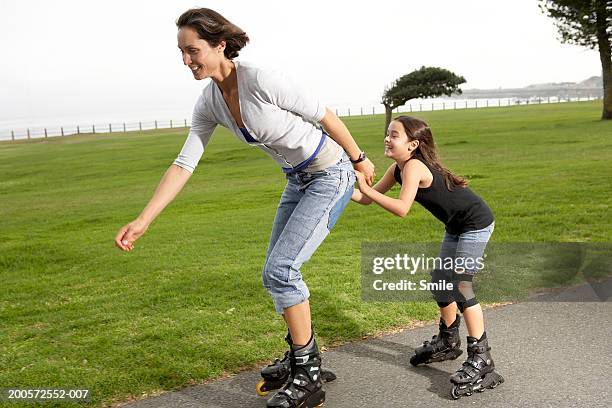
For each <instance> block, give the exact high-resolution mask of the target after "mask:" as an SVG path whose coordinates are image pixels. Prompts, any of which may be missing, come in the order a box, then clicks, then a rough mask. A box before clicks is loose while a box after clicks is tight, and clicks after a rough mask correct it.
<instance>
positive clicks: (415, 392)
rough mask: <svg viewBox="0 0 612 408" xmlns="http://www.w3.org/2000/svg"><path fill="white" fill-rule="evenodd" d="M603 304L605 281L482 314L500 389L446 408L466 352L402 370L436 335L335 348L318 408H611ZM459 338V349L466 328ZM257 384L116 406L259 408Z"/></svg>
mask: <svg viewBox="0 0 612 408" xmlns="http://www.w3.org/2000/svg"><path fill="white" fill-rule="evenodd" d="M611 295H612V279H611V280H608V281H606V282H605V283H603V284H599V285H582V286H579V287H575V288H571V289H568V290H566V291H564V292H561V293H549V294H546V295H543V296H541V297H539V298H538V299H539V301H530V302H524V303H518V304H513V305H508V306H502V307H497V308H494V309H488V310H486V311H485V320H486V324H487V336H488V337H489V343H490V345H491V347H492V351H491V352H492V354H493V358H494V359H495V363H496V366H497V371H498V372H499V373H500V374H502V375H503V376H504V377H505V379H506V382H505V383H503V384H501V385H500V386H499V387H498V388H496V389H494V390H487V391H485V392H484V393H476V394H474V395H473V396H471V397H463V398H461V399H460V400H458V401H455V400H452V399H451V398H450V383H449V380H448V377H449V375H450V374H451V373H453V372H454V371H455V370H456V369H457V368H458V367H459V366H460V365H461V362H462V361H463V360H462V359H463V358H464V357H465V355H466V353H465V352H464V354H463V355H462V356H461V357H459V359H458V360H455V361H450V362H449V361H446V362H443V363H435V364H432V365H430V366H425V367H417V368H415V367H412V366H411V365H410V363H409V362H408V360H409V357H410V356H411V355H412V353H413V350H414V347H416V346H417V345H419V344H420V343H421V342H422V341H423V340H425V339H429V338H430V337H431V336H432V335H433V334H434V333H435V332H436V330H437V327H436V326H433V325H430V326H426V327H422V328H417V329H413V330H405V331H403V332H401V333H396V334H391V335H387V336H383V337H381V338H377V339H372V340H367V341H361V342H356V343H352V344H347V345H344V346H341V347H338V348H334V349H333V351H328V352H326V353H324V364H325V366H326V367H328V368H332V369H333V370H334V371H335V372H336V374H337V375H338V379H337V380H336V381H335V382H333V383H329V384H327V386H326V390H327V400H326V402H325V405H324V407H327V408H345V407H346V408H349V407H350V408H356V407H385V408H387V407H388V408H391V407H444V406H449V407H464V406H479V407H483V406H485V407H526V406H531V407H536V406H537V407H610V406H612V376H611V375H610V369H611V368H612V296H611ZM577 300H579V301H577ZM602 300H604V301H602ZM461 329H462V339H465V335H466V333H465V326H464V325H462V328H461ZM462 341H463V340H462ZM463 342H464V341H463ZM464 346H465V342H464ZM258 379H259V374H258V372H257V371H250V372H244V373H241V374H238V375H236V376H234V377H231V378H228V379H224V380H220V381H215V382H212V383H210V384H206V385H199V386H192V387H188V388H185V389H183V390H181V391H177V392H171V393H167V394H164V395H161V396H158V397H154V398H150V399H146V400H142V401H137V402H133V403H130V404H127V405H125V406H126V407H129V408H170V407H172V408H174V407H185V408H191V407H205V408H213V407H214V408H225V407H232V408H233V407H265V402H266V398H264V397H258V396H257V395H256V394H255V392H254V386H255V383H256V382H257V381H258Z"/></svg>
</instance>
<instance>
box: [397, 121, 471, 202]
mask: <svg viewBox="0 0 612 408" xmlns="http://www.w3.org/2000/svg"><path fill="white" fill-rule="evenodd" d="M394 120H396V121H398V122H400V123H401V124H402V125H403V126H404V130H405V131H406V134H407V135H408V140H409V141H412V140H418V141H419V147H417V148H416V150H415V151H414V156H415V157H418V158H419V159H421V160H423V161H424V162H425V164H427V165H428V166H430V167H432V168H434V169H436V170H437V171H438V172H440V173H441V174H442V176H443V177H444V181H445V183H446V188H448V190H449V191H452V190H453V189H454V188H455V187H457V186H459V187H465V186H467V184H468V183H467V180H466V179H464V178H463V177H460V176H456V175H454V174H453V173H452V172H451V171H450V170H449V169H447V168H446V167H444V165H443V164H442V162H440V158H439V157H438V153H437V152H436V145H435V143H434V140H433V135H432V134H431V129H430V128H429V125H428V124H427V123H425V122H424V121H422V120H420V119H417V118H413V117H412V116H404V115H402V116H398V117H397V118H395V119H394Z"/></svg>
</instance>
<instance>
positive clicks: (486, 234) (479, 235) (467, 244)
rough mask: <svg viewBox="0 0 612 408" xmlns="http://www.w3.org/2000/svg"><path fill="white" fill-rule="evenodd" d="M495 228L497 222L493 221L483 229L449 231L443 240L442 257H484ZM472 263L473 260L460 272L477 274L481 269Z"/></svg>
mask: <svg viewBox="0 0 612 408" xmlns="http://www.w3.org/2000/svg"><path fill="white" fill-rule="evenodd" d="M494 229H495V222H492V223H491V224H490V225H489V226H487V227H485V228H483V229H479V230H475V231H468V232H464V233H461V234H450V233H449V232H448V231H447V232H446V233H445V234H444V241H443V242H442V248H441V249H440V258H442V259H445V258H452V259H459V258H462V259H473V260H475V259H478V258H482V256H483V255H484V251H485V248H486V246H487V243H488V242H489V239H490V238H491V235H492V234H493V230H494ZM472 265H473V263H472V262H470V263H469V264H467V263H466V264H465V266H464V267H463V268H462V270H460V271H459V273H465V274H468V275H474V274H476V273H477V272H478V271H479V269H478V268H475V267H472ZM456 272H457V271H456Z"/></svg>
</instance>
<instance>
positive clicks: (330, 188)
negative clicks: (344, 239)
mask: <svg viewBox="0 0 612 408" xmlns="http://www.w3.org/2000/svg"><path fill="white" fill-rule="evenodd" d="M286 178H287V186H286V187H285V190H284V191H283V194H282V196H281V199H280V202H279V204H278V209H277V210H276V216H275V218H274V224H273V226H272V233H271V235H270V244H269V246H268V251H267V254H266V261H265V263H264V266H263V273H262V279H263V285H264V287H265V288H266V289H267V290H268V293H270V295H271V296H272V300H273V301H274V306H275V308H276V312H277V313H279V314H282V313H283V310H284V309H286V308H288V307H291V306H294V305H297V304H300V303H302V302H304V301H305V300H307V299H308V298H309V297H310V292H309V290H308V287H307V286H306V283H305V282H304V281H303V279H302V274H301V273H300V268H301V267H302V265H303V264H304V263H305V262H306V261H308V260H309V259H310V257H311V256H312V254H313V253H314V252H315V251H316V249H317V248H318V247H319V245H321V243H322V242H323V240H324V239H325V237H327V235H328V234H329V232H330V231H331V229H332V228H333V226H334V224H335V223H336V221H337V220H338V217H339V216H340V214H341V213H342V211H343V210H344V208H345V207H346V206H347V204H348V202H349V201H350V199H351V195H352V193H353V184H354V183H355V172H354V170H353V166H352V164H351V162H350V160H349V158H348V156H347V155H346V154H343V156H342V158H341V159H340V161H339V162H338V163H336V164H335V165H333V166H330V167H328V168H326V169H324V170H321V171H317V172H313V173H307V172H303V171H298V172H295V173H291V174H287V175H286Z"/></svg>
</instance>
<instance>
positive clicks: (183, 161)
mask: <svg viewBox="0 0 612 408" xmlns="http://www.w3.org/2000/svg"><path fill="white" fill-rule="evenodd" d="M234 64H235V66H236V75H237V78H238V97H239V104H240V113H241V115H242V121H243V123H244V125H245V126H246V128H247V130H248V132H249V133H250V135H251V136H252V137H253V138H254V139H255V140H256V142H254V143H249V142H248V141H247V140H246V139H245V137H244V135H243V134H242V132H241V131H240V128H239V127H238V125H237V124H236V121H235V120H234V118H233V117H232V115H231V113H230V111H229V109H228V107H227V104H226V103H225V100H224V99H223V95H222V93H221V90H220V89H219V87H218V86H217V85H216V84H215V83H214V82H213V81H211V82H210V83H209V84H208V85H207V86H206V87H205V88H204V90H203V92H202V94H201V95H200V97H199V98H198V101H197V103H196V105H195V108H194V110H193V118H192V123H191V128H190V130H189V134H188V136H187V140H186V141H185V144H184V145H183V148H182V150H181V152H180V153H179V155H178V157H177V158H176V160H175V161H174V164H176V165H177V166H180V167H182V168H184V169H185V170H187V171H189V172H193V171H194V170H195V168H196V166H197V165H198V162H199V161H200V158H201V157H202V155H203V154H204V149H205V148H206V145H207V144H208V141H209V140H210V136H211V135H212V133H213V131H214V130H215V127H216V126H217V124H220V125H222V126H224V127H226V128H228V129H229V130H231V131H232V132H233V133H234V135H235V136H236V137H237V138H238V139H239V140H241V141H243V142H245V143H247V144H249V145H251V146H256V147H259V148H260V149H261V150H263V151H264V152H265V153H267V154H268V155H269V156H270V157H272V158H273V159H274V160H275V161H276V163H278V164H279V165H280V166H281V167H283V168H285V169H288V168H289V169H290V168H293V167H296V166H298V165H299V164H300V163H302V162H304V161H305V160H306V159H308V158H309V157H310V156H311V155H312V154H313V153H314V152H315V150H316V149H317V147H318V146H319V143H320V141H321V137H322V130H321V128H320V127H319V126H318V125H317V124H318V122H319V121H321V119H323V116H324V115H325V106H324V105H323V104H321V103H320V102H319V101H318V100H316V99H314V98H312V97H311V96H310V95H308V94H307V93H305V92H303V91H302V90H301V89H300V88H299V87H298V86H297V85H296V84H295V83H293V82H291V81H290V80H289V79H288V78H287V77H285V76H284V75H282V74H281V73H279V72H276V71H272V70H268V69H263V68H258V67H255V66H253V65H250V64H248V63H245V62H240V61H234ZM325 145H326V146H325V147H326V149H324V150H325V151H326V152H327V154H325V156H326V157H329V156H330V154H329V151H330V149H332V150H333V151H334V152H335V153H336V154H332V156H334V158H333V161H332V162H331V163H329V165H331V164H334V163H335V161H337V158H336V157H335V156H337V157H339V156H340V155H341V153H342V149H341V148H340V147H339V146H338V145H337V143H336V142H334V141H333V140H332V139H330V138H327V141H326V143H325Z"/></svg>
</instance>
